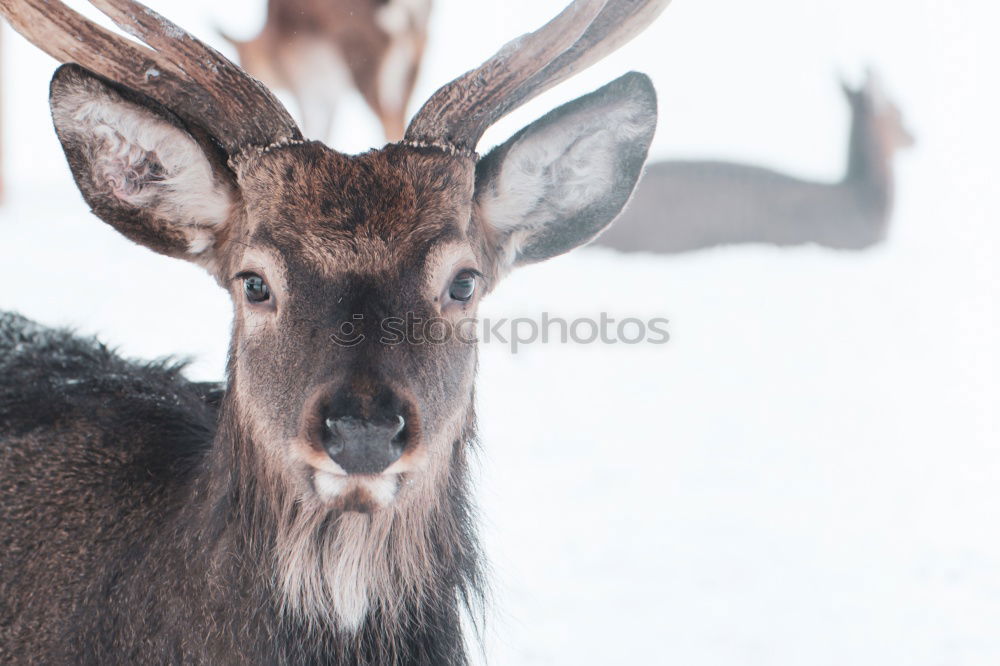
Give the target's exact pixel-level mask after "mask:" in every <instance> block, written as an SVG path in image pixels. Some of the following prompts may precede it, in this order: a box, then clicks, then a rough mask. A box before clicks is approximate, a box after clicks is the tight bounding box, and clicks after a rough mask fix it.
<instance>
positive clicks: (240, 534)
mask: <svg viewBox="0 0 1000 666" xmlns="http://www.w3.org/2000/svg"><path fill="white" fill-rule="evenodd" d="M91 3H92V4H93V5H94V6H95V7H96V8H98V9H99V10H100V11H101V12H103V13H104V14H106V15H107V16H108V17H109V18H110V19H111V20H112V21H113V22H114V23H115V24H116V25H117V26H119V27H120V28H122V29H123V30H124V31H126V32H127V33H129V34H130V35H131V36H132V37H133V38H134V39H130V38H127V37H124V36H122V35H120V34H119V33H117V32H114V31H112V30H110V29H106V28H104V27H102V26H99V25H97V24H95V23H93V22H91V21H90V20H89V19H87V18H85V17H84V16H82V15H80V14H78V13H76V12H75V11H73V10H72V9H70V8H68V7H67V6H66V5H64V4H63V3H61V2H58V1H56V0H0V12H2V13H3V15H4V16H5V17H6V18H7V20H8V21H9V22H10V24H11V25H12V26H13V27H14V28H15V30H17V31H18V32H19V33H21V35H23V36H24V37H26V38H27V39H28V40H29V41H31V42H32V43H34V44H35V45H36V46H38V47H39V48H40V49H42V50H43V51H45V52H46V53H48V54H49V55H51V56H53V57H54V58H56V59H57V60H59V61H60V62H62V63H63V64H62V65H61V66H60V67H59V68H58V69H57V70H56V72H55V74H54V75H53V78H52V81H51V85H50V97H49V102H50V107H51V112H52V119H53V124H54V126H55V131H56V135H57V137H58V138H59V141H60V142H61V144H62V147H63V149H64V151H65V154H66V158H67V162H68V165H69V168H70V171H71V173H72V176H73V178H74V180H75V182H76V185H77V187H78V189H79V191H80V193H81V194H82V196H83V199H84V200H85V201H86V203H87V204H88V206H89V207H90V208H91V210H92V212H93V214H94V215H95V216H96V217H98V218H100V219H101V220H102V221H103V222H105V223H107V224H109V225H110V226H111V227H113V228H114V229H115V230H117V231H118V232H120V233H121V234H123V235H124V236H125V237H126V238H128V239H130V240H132V241H134V242H136V243H138V244H141V245H143V246H145V247H147V248H149V249H151V250H153V251H156V252H158V253H161V254H164V255H167V256H170V257H175V258H179V259H184V260H186V261H189V262H192V263H194V264H196V265H198V266H201V267H202V268H203V269H205V270H207V271H208V272H209V274H210V275H211V276H213V277H214V279H215V280H216V282H217V283H218V285H219V286H220V287H221V288H223V289H225V290H226V291H227V293H228V294H229V295H230V296H231V299H232V304H233V324H232V334H231V335H232V337H231V342H230V347H229V357H228V363H227V370H226V381H225V382H224V383H223V384H221V385H218V386H216V385H211V384H210V385H205V384H202V383H197V382H193V381H190V380H188V379H186V378H185V376H184V374H183V367H182V366H181V365H178V364H177V363H174V362H171V361H159V362H142V361H133V360H127V359H124V358H123V357H121V356H120V355H118V354H117V353H115V352H114V351H113V350H110V349H108V348H107V347H106V346H104V345H102V344H101V343H99V342H98V341H96V340H95V339H90V338H85V337H81V336H78V335H76V334H74V333H73V332H71V331H67V330H63V329H54V328H48V327H44V326H41V325H39V324H36V323H34V322H32V321H30V320H28V319H26V318H24V317H22V316H20V315H18V314H16V313H5V314H3V315H2V316H0V526H2V527H0V530H2V531H0V534H2V545H3V547H2V549H0V562H2V564H0V662H4V663H37V664H64V663H86V664H162V663H171V664H175V663H176V664H181V663H183V664H213V665H215V664H296V665H298V664H338V665H360V664H379V665H383V664H408V665H409V664H417V665H435V666H436V665H442V664H466V663H468V662H469V646H468V645H467V644H466V643H467V641H466V639H465V636H466V634H465V632H463V629H462V627H463V623H465V624H471V625H472V626H481V622H482V621H483V618H484V617H485V610H484V609H486V608H487V607H488V606H487V601H488V594H487V587H488V584H487V582H486V577H485V575H484V573H483V564H484V557H485V556H484V554H483V553H482V549H481V548H480V546H479V545H478V540H477V538H476V515H475V507H474V498H473V496H472V491H471V489H470V479H469V476H470V474H469V465H470V460H471V456H472V455H473V451H474V449H475V447H476V446H477V441H478V439H477V435H476V418H475V375H476V369H477V356H478V353H477V348H476V344H475V340H474V336H471V339H470V336H465V335H458V334H455V335H449V336H445V337H441V338H440V339H438V340H437V341H436V342H435V343H434V344H422V342H423V341H422V340H420V339H418V337H417V335H416V333H414V334H413V335H412V336H411V335H410V334H409V333H407V335H406V339H405V340H396V339H392V338H390V339H387V338H386V337H385V331H386V327H385V322H386V321H389V320H395V318H398V319H402V318H404V317H407V318H408V320H410V321H416V319H418V318H419V319H422V320H423V321H435V322H439V323H441V322H443V323H444V324H448V325H454V327H455V328H456V330H458V329H460V327H461V326H463V325H464V324H463V322H467V321H469V320H474V318H475V316H476V312H477V308H478V306H479V303H480V300H481V299H482V298H483V297H484V296H485V295H486V294H488V293H489V292H491V291H492V290H493V289H494V288H495V287H496V285H497V283H498V282H499V281H500V280H501V279H502V278H503V277H504V276H505V275H506V274H508V273H509V272H510V271H511V270H513V269H514V268H517V267H520V266H523V265H526V264H531V263H534V262H538V261H542V260H545V259H548V258H550V257H553V256H556V255H559V254H562V253H564V252H567V251H569V250H571V249H573V248H574V247H577V246H580V245H583V244H584V243H586V242H587V241H589V240H591V239H592V238H593V237H594V236H595V235H596V234H598V233H599V232H600V230H601V229H602V228H604V227H605V226H607V225H608V224H610V223H611V222H612V220H613V219H614V218H615V216H616V215H617V214H618V212H619V211H620V210H621V209H622V207H623V206H624V205H625V204H626V202H627V200H628V198H629V196H630V194H631V192H632V189H633V188H634V186H635V183H636V181H637V180H638V178H639V174H640V172H641V170H642V166H643V164H644V162H645V159H646V156H647V153H648V150H649V145H650V142H651V141H652V137H653V134H654V130H655V126H656V118H657V101H656V93H655V90H654V88H653V85H652V83H651V81H650V80H649V78H648V77H647V76H646V75H644V74H640V73H637V72H630V73H627V74H624V75H622V76H621V77H619V78H617V79H615V80H614V81H612V82H610V83H608V84H606V85H604V86H603V87H601V88H599V89H597V90H596V91H594V92H591V93H589V94H587V95H584V96H582V97H579V98H577V99H575V100H573V101H570V102H568V103H566V104H564V105H562V106H559V107H558V108H556V109H554V110H552V111H550V112H549V113H547V114H546V115H544V116H543V117H541V118H540V119H538V120H536V121H534V122H532V123H530V124H528V125H527V126H525V127H524V128H523V129H521V130H520V131H519V132H517V133H516V134H514V135H513V136H512V137H511V138H509V139H508V140H507V141H505V142H503V143H501V144H500V145H498V146H496V147H495V148H493V149H491V150H490V151H489V152H487V153H486V154H484V155H479V154H478V153H477V152H476V150H477V147H478V143H479V140H480V138H481V137H482V135H483V132H484V131H485V130H486V129H487V128H488V127H489V126H491V125H492V124H493V123H494V122H495V121H496V120H498V119H499V118H501V117H503V116H504V115H506V114H507V113H509V112H510V111H512V110H513V109H515V108H517V107H518V106H520V105H521V104H523V103H524V102H526V101H527V100H529V99H532V98H533V97H535V96H536V95H538V94H539V93H541V92H542V91H544V90H547V89H550V88H552V87H553V86H554V85H556V84H558V83H560V82H561V81H563V80H564V79H566V78H568V77H569V76H570V75H571V74H573V73H575V72H577V71H580V70H581V69H583V68H586V67H588V66H589V65H591V64H592V63H594V62H596V61H597V60H599V59H601V58H602V57H603V56H605V55H606V54H608V53H610V52H612V51H614V50H615V49H617V48H618V47H620V46H621V45H622V44H624V43H626V42H627V41H629V39H631V38H632V37H633V36H634V35H636V34H638V33H639V32H641V31H642V30H643V29H645V28H646V26H648V25H649V24H650V23H651V22H652V21H653V20H654V19H655V18H656V17H657V16H658V15H659V14H660V12H662V11H663V10H664V8H665V7H666V6H667V4H668V3H667V1H666V0H574V1H573V2H571V3H570V4H568V5H567V6H566V7H565V8H564V9H563V10H562V12H560V13H559V14H558V15H557V16H555V17H554V18H553V19H552V20H551V21H550V22H549V23H546V24H545V25H544V26H542V27H540V28H538V29H537V30H535V31H534V32H531V33H528V34H525V35H523V36H521V37H519V38H517V39H515V40H513V41H512V42H510V43H509V44H507V45H506V46H504V47H503V48H501V49H500V50H499V52H497V54H496V55H495V56H493V57H492V58H490V59H488V60H487V61H486V62H484V63H483V64H482V65H480V66H479V67H476V68H474V69H472V70H470V71H469V72H467V73H466V74H464V75H461V76H460V77H458V78H456V79H455V80H453V81H451V82H450V83H447V84H446V85H444V86H443V87H441V88H440V89H438V90H437V92H435V93H434V94H433V95H432V96H431V97H430V98H429V99H428V100H427V101H426V102H425V103H424V104H423V106H422V107H421V108H420V110H419V111H418V112H417V113H416V115H415V116H414V117H413V119H412V120H411V121H410V123H409V125H408V127H407V130H406V133H405V135H404V138H403V139H402V140H401V141H399V142H397V143H393V144H389V145H387V146H385V147H383V148H381V149H373V150H371V151H369V152H365V153H362V154H358V155H346V154H342V153H340V152H337V151H336V150H334V149H332V148H330V147H328V146H326V145H325V144H324V143H322V142H320V141H315V140H306V139H305V138H303V136H302V134H301V132H300V130H299V129H298V127H297V126H296V124H295V122H294V121H293V120H292V118H291V116H290V115H289V114H288V112H287V111H286V110H285V109H284V108H283V107H282V105H281V104H280V103H279V102H278V101H277V99H276V98H275V97H274V96H273V95H272V94H271V93H270V91H269V90H268V89H267V88H266V87H264V86H263V85H262V84H261V83H260V82H258V81H257V80H256V79H254V78H252V77H251V76H249V75H248V74H246V73H245V72H244V71H243V70H241V69H240V68H239V67H238V66H236V65H234V64H233V63H231V62H230V61H228V60H227V59H226V58H225V57H223V56H222V55H220V54H219V53H217V52H216V51H214V50H213V49H211V48H210V47H208V46H206V45H205V44H204V43H203V42H201V41H199V40H198V39H196V38H195V37H193V36H192V35H190V34H188V33H187V32H186V31H184V30H182V29H181V28H180V27H178V26H176V25H174V24H173V23H171V22H169V21H168V20H167V19H166V18H164V17H162V16H160V15H159V14H157V13H155V12H153V11H152V10H150V9H148V8H147V7H145V6H143V5H141V4H140V3H138V2H136V1H135V0H91ZM159 286H162V285H150V297H151V298H175V297H176V298H183V297H185V294H183V293H178V292H176V291H174V290H171V289H170V288H165V289H160V288H159ZM345 327H346V328H350V329H352V330H353V334H352V335H351V336H350V339H349V340H347V339H346V338H345V336H346V333H345Z"/></svg>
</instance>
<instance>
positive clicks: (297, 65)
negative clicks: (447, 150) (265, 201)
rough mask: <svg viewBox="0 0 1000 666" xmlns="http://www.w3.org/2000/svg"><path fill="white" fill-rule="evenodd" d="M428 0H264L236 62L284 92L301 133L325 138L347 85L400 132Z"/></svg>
mask: <svg viewBox="0 0 1000 666" xmlns="http://www.w3.org/2000/svg"><path fill="white" fill-rule="evenodd" d="M430 5H431V0H268V3H267V19H266V22H265V23H264V28H263V30H261V32H260V34H259V35H258V36H257V37H255V38H254V39H251V40H249V41H245V42H241V41H239V40H236V39H233V38H231V37H228V36H226V35H225V34H223V37H224V38H225V39H227V40H228V41H230V42H231V43H232V44H233V46H235V47H236V51H237V52H238V53H239V60H240V64H241V65H242V66H243V67H244V69H246V70H247V71H248V72H250V73H251V74H253V75H254V76H256V77H257V78H259V79H260V80H261V81H263V82H264V83H266V84H267V85H269V86H271V87H272V88H282V89H285V90H289V91H291V92H292V93H293V94H294V96H295V99H296V101H297V102H298V106H299V112H300V114H301V117H302V124H303V129H304V130H305V133H306V136H309V137H313V138H317V139H326V138H327V137H328V136H329V133H330V126H331V123H332V122H333V114H334V110H335V108H336V105H337V101H338V100H339V99H340V97H341V96H342V95H343V94H344V92H345V91H346V90H348V89H349V88H350V87H351V86H353V87H355V88H357V90H358V92H360V93H361V96H362V97H364V100H365V102H366V103H367V104H368V106H369V107H370V108H371V110H372V111H374V112H375V115H377V116H378V118H379V120H380V121H381V123H382V127H383V129H384V131H385V135H386V138H388V139H389V141H398V140H400V139H401V138H402V137H403V130H404V129H405V124H404V123H405V120H406V105H407V102H409V101H410V95H411V94H413V85H414V83H415V82H416V79H417V71H418V69H419V67H420V60H421V58H422V57H423V53H424V44H425V42H426V40H427V20H428V18H429V16H430Z"/></svg>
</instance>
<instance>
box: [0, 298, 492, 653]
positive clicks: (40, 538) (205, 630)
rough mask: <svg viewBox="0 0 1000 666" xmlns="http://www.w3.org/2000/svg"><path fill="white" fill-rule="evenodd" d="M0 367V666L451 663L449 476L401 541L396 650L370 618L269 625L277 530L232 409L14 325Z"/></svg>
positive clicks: (476, 579)
mask: <svg viewBox="0 0 1000 666" xmlns="http://www.w3.org/2000/svg"><path fill="white" fill-rule="evenodd" d="M0 359H2V360H0V370H2V372H0V377H2V379H0V382H2V383H0V424H2V429H3V436H2V438H0V442H2V447H3V449H2V450H3V454H2V455H0V479H3V484H2V488H3V492H2V494H0V497H2V501H0V516H2V521H0V522H2V524H3V525H4V528H3V529H4V532H3V537H4V549H5V553H4V556H3V557H4V560H3V567H2V568H0V592H2V596H0V609H2V611H3V612H2V614H0V618H2V619H3V623H2V624H0V662H3V663H17V664H30V663H38V664H64V663H86V664H119V663H120V664H150V663H175V664H194V663H202V664H319V663H337V664H381V663H405V664H449V663H461V660H462V655H463V653H464V652H463V643H462V635H461V631H460V627H459V622H458V612H459V611H458V598H457V597H456V596H455V594H454V592H455V589H456V588H457V589H463V590H465V591H466V592H468V594H470V595H478V594H479V593H480V592H481V589H480V586H481V584H482V581H481V578H480V576H479V573H478V568H477V567H478V562H477V559H476V558H475V553H476V547H475V539H474V535H473V534H472V532H471V530H470V527H469V526H470V524H471V523H470V522H469V520H468V518H469V507H468V504H467V502H468V499H467V496H466V489H465V487H464V478H465V475H464V473H463V467H464V464H465V463H464V461H463V460H461V459H457V460H455V461H454V464H455V465H456V467H455V468H454V474H453V475H452V478H451V480H450V482H449V484H448V493H447V495H446V498H447V499H446V500H445V502H444V504H443V505H442V506H439V507H436V508H435V509H434V510H432V511H431V512H430V514H429V515H428V519H429V520H433V521H434V524H435V526H436V528H437V529H438V530H440V533H438V534H435V535H433V536H431V537H430V538H429V539H426V540H424V538H423V535H421V534H420V533H419V531H414V530H407V532H406V538H413V539H417V540H419V541H420V544H419V545H420V547H421V548H423V549H426V551H424V552H426V553H427V554H428V557H430V558H431V559H430V561H428V562H427V563H426V565H427V566H428V567H432V568H433V570H434V571H435V572H436V576H435V578H434V579H429V580H426V581H424V582H425V583H426V584H429V585H432V586H433V589H425V590H423V592H424V593H426V594H430V595H431V599H433V601H432V602H431V603H423V602H421V604H420V608H421V609H422V610H420V611H419V612H418V613H414V615H413V616H412V622H411V623H409V624H408V625H407V626H406V627H398V629H399V631H400V633H399V634H397V635H395V636H391V637H390V636H387V635H386V631H387V629H389V630H391V629H392V628H393V626H392V625H393V624H394V623H393V622H392V621H389V620H388V619H387V618H386V617H385V616H384V615H383V613H384V611H383V610H380V609H371V611H370V612H368V613H367V615H366V618H365V620H364V621H363V622H362V623H361V625H360V626H359V627H358V628H357V629H356V630H354V631H351V632H345V631H343V630H340V631H339V633H338V629H337V627H336V626H335V625H334V624H332V623H331V624H327V625H325V626H324V625H321V624H316V623H312V622H309V621H307V620H305V619H296V618H294V617H290V616H288V615H287V614H284V613H282V612H281V609H280V598H279V597H278V596H275V595H274V594H273V591H274V590H273V588H272V587H271V585H270V583H269V581H268V580H267V578H268V576H269V572H271V571H273V562H272V560H271V558H272V554H271V552H270V551H271V548H272V547H273V545H274V544H275V543H276V542H277V541H278V540H279V539H280V538H281V533H282V529H283V527H284V528H287V525H285V526H282V525H280V523H281V521H282V520H283V518H282V517H281V516H278V515H274V514H273V513H272V512H271V511H270V510H269V509H268V506H269V504H268V502H267V501H266V500H265V498H264V497H263V494H264V492H265V491H264V489H262V488H259V487H258V486H257V484H256V483H255V479H254V478H253V476H252V473H251V472H250V471H249V470H247V469H245V465H246V462H247V461H245V460H241V457H240V455H239V454H238V453H237V452H238V451H239V450H241V448H242V449H244V450H245V449H247V448H249V447H250V446H251V444H250V443H249V442H246V441H245V438H246V437H247V435H246V433H244V432H242V431H241V428H239V426H238V425H237V421H238V419H237V418H234V415H233V414H232V409H233V405H232V402H231V400H229V399H227V398H225V397H223V398H222V399H221V406H220V405H218V404H216V403H217V401H218V397H217V396H214V395H209V394H206V391H205V390H204V387H203V386H200V385H197V384H192V383H191V382H188V381H187V380H185V379H184V378H183V377H181V375H180V372H179V369H178V368H176V367H170V366H161V365H143V364H138V363H130V362H126V361H124V360H122V359H120V358H118V357H117V356H115V355H114V354H113V353H111V352H110V351H108V350H107V349H104V348H103V347H101V346H100V345H98V344H97V343H95V342H93V341H90V340H81V339H78V338H75V337H73V336H72V335H71V334H69V333H66V332H61V331H53V330H48V329H44V328H41V327H39V326H37V325H34V324H31V323H30V322H28V321H27V320H24V319H23V318H20V317H17V316H14V315H0ZM464 436H465V437H470V436H471V433H465V434H464ZM463 450H464V449H462V448H459V449H456V455H457V456H462V455H463V454H462V453H461V452H462V451H463ZM26 479H30V480H31V482H30V483H26V482H24V481H23V480H26ZM13 480H22V482H21V483H18V484H17V485H12V482H13ZM438 513H440V514H441V515H436V514H438ZM370 518H371V517H370V516H367V515H364V514H360V513H358V514H352V515H350V516H348V522H350V521H353V522H354V523H355V524H353V525H347V524H346V523H345V524H344V525H342V526H341V529H347V530H352V531H353V532H355V533H358V532H363V531H364V530H366V529H368V528H369V527H370V526H368V525H366V524H364V525H363V524H361V523H367V522H368V521H369V520H370ZM400 527H402V528H404V529H405V528H406V526H405V525H401V526H400ZM327 529H328V530H332V529H333V526H332V525H330V526H328V527H327ZM311 536H312V538H315V539H317V540H319V541H322V540H323V539H325V538H332V539H333V540H336V537H335V536H332V535H331V534H329V533H324V532H323V531H322V530H317V531H316V532H315V533H314V534H312V535H311ZM395 545H397V546H398V544H395ZM340 574H341V575H344V576H348V575H351V574H354V575H355V576H357V575H358V574H359V572H357V571H355V572H351V571H347V570H344V571H341V572H340ZM359 583H360V581H359V580H358V579H355V580H353V581H352V584H353V585H357V584H359ZM401 596H402V597H403V598H402V599H400V600H399V602H400V603H401V604H403V605H405V604H406V603H408V602H411V603H414V604H416V601H417V600H415V599H413V600H410V599H406V598H405V597H406V595H405V594H403V593H402V591H401ZM389 655H392V656H389Z"/></svg>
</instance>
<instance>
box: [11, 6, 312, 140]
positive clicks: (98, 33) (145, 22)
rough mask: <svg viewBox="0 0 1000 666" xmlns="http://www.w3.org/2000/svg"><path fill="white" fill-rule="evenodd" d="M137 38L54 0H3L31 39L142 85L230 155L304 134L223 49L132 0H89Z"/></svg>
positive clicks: (64, 58)
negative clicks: (199, 128)
mask: <svg viewBox="0 0 1000 666" xmlns="http://www.w3.org/2000/svg"><path fill="white" fill-rule="evenodd" d="M90 2H91V4H93V5H94V6H95V7H97V8H98V9H100V10H101V11H102V12H103V13H105V14H107V15H108V17H110V18H111V20H113V21H114V22H115V23H116V24H117V25H118V26H119V27H121V28H122V29H123V30H126V31H127V32H129V33H130V34H132V35H134V36H135V37H137V38H139V39H141V40H142V41H143V42H144V43H145V45H143V44H138V43H135V42H133V41H132V40H129V39H126V38H124V37H122V36H120V35H117V34H115V33H114V32H111V31H110V30H106V29H104V28H102V27H101V26H99V25H97V24H95V23H93V22H92V21H90V20H88V19H87V18H85V17H84V16H82V15H81V14H79V13H77V12H75V11H73V10H72V9H70V8H69V7H67V6H66V5H64V4H63V3H62V2H59V0H0V11H2V12H3V15H4V16H6V17H7V20H8V21H10V24H11V26H13V27H14V29H15V30H17V31H18V32H19V33H21V34H22V35H24V37H26V38H27V39H28V41H30V42H32V43H33V44H35V46H37V47H38V48H40V49H42V50H43V51H45V52H46V53H48V54H49V55H51V56H52V57H53V58H55V59H56V60H59V61H60V62H75V63H77V64H79V65H81V66H83V67H85V68H87V69H89V70H91V71H92V72H94V73H96V74H99V75H101V76H104V77H106V78H108V79H111V80H112V81H114V82H116V83H119V84H121V85H124V86H127V87H129V88H131V89H133V90H137V91H139V92H142V93H144V94H146V95H148V96H149V97H151V98H152V99H154V100H156V101H157V102H159V103H160V104H162V105H163V106H165V107H167V108H168V109H170V111H172V112H173V113H175V114H177V115H178V116H179V117H180V118H181V119H182V120H184V121H185V122H186V123H189V124H191V125H195V126H198V127H201V128H202V129H204V130H205V131H207V132H208V133H209V134H210V135H211V136H212V137H213V138H215V140H217V141H218V142H219V143H220V145H221V146H222V148H223V149H224V150H225V151H226V153H228V154H229V155H230V156H234V155H236V154H238V153H239V152H240V151H241V150H242V149H243V148H246V147H248V146H267V145H270V144H273V143H284V142H289V141H298V140H301V139H302V134H301V133H300V132H299V129H298V127H297V126H296V125H295V122H294V121H293V120H292V118H291V116H290V115H289V114H288V111H286V110H285V108H284V107H283V106H282V105H281V103H280V102H278V100H277V99H275V97H274V96H273V95H272V94H271V93H270V92H269V91H268V90H267V88H265V87H264V86H263V85H262V84H261V83H260V82H259V81H257V80H256V79H254V78H252V77H251V76H249V75H248V74H246V72H244V71H243V70H242V69H240V68H239V67H237V66H236V65H234V64H233V63H232V62H230V61H229V60H227V59H226V58H225V57H224V56H222V55H221V54H220V53H218V52H217V51H215V50H214V49H212V48H211V47H209V46H207V45H206V44H204V43H202V42H201V41H199V40H197V39H195V38H194V37H192V36H191V35H189V34H188V33H187V32H185V31H184V30H183V29H181V28H179V27H178V26H176V25H174V24H173V23H171V22H170V21H168V20H167V19H165V18H163V17H162V16H160V15H159V14H157V13H156V12H154V11H153V10H151V9H149V8H148V7H146V6H145V5H142V4H140V3H138V2H135V1H134V0H90Z"/></svg>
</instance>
